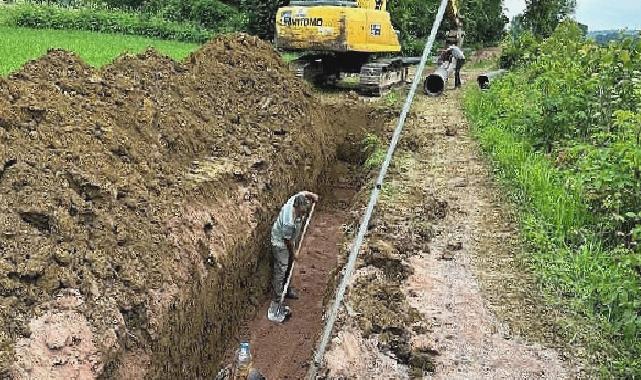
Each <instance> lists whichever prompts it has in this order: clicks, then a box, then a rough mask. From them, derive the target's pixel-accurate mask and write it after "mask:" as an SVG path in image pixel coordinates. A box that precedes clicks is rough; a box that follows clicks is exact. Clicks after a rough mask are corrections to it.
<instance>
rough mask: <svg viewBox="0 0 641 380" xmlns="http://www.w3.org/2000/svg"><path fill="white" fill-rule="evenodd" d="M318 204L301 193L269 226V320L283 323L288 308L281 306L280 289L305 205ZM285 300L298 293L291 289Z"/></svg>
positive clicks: (313, 197)
mask: <svg viewBox="0 0 641 380" xmlns="http://www.w3.org/2000/svg"><path fill="white" fill-rule="evenodd" d="M315 202H318V195H316V194H314V193H312V192H309V191H301V192H299V193H297V194H295V195H293V196H291V197H290V198H289V200H288V201H287V202H286V203H285V204H284V205H283V207H282V208H281V210H280V213H279V214H278V218H276V221H275V222H274V225H273V226H272V233H271V245H272V254H273V255H274V271H273V276H272V286H273V289H274V297H273V299H272V302H271V304H270V306H269V311H268V317H269V319H270V320H284V317H287V316H288V315H289V313H290V312H289V308H288V307H287V306H283V305H281V296H282V293H283V288H284V287H285V283H286V282H287V279H288V277H289V272H290V271H291V270H292V264H293V263H294V258H295V257H294V256H295V252H296V247H297V246H298V245H299V244H300V239H301V234H302V230H303V221H304V220H305V219H306V218H307V217H308V216H309V205H310V204H311V203H315ZM285 298H287V299H298V294H297V292H296V290H295V289H293V288H292V287H291V286H290V287H289V288H288V289H287V293H286V294H285Z"/></svg>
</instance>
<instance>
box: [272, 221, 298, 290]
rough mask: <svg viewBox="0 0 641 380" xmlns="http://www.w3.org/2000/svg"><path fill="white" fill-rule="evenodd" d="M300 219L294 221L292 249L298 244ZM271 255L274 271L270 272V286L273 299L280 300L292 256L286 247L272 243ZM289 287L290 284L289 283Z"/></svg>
mask: <svg viewBox="0 0 641 380" xmlns="http://www.w3.org/2000/svg"><path fill="white" fill-rule="evenodd" d="M301 227H302V223H301V221H297V222H296V230H295V232H294V239H293V242H294V249H296V247H298V244H300V238H301V232H302V231H301V230H302V229H301ZM272 255H273V256H274V271H273V273H272V287H273V289H274V301H280V295H281V293H282V292H283V288H284V287H285V283H286V282H287V278H288V277H289V272H290V271H291V270H292V264H293V263H294V258H293V257H291V255H290V254H289V251H288V250H287V247H284V248H281V247H278V246H275V245H272ZM290 288H291V284H290Z"/></svg>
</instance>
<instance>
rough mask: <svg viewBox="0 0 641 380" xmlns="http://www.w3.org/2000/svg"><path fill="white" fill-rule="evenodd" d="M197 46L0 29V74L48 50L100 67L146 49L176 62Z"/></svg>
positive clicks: (120, 36)
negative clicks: (74, 55) (65, 52)
mask: <svg viewBox="0 0 641 380" xmlns="http://www.w3.org/2000/svg"><path fill="white" fill-rule="evenodd" d="M198 46H199V45H198V44H193V43H184V42H176V41H166V40H154V39H150V38H143V37H137V36H124V35H118V34H101V33H94V32H84V31H67V30H34V29H27V28H17V27H9V26H0V75H6V74H8V73H10V72H13V71H16V70H18V69H19V68H20V67H21V66H22V65H24V64H25V63H26V62H27V61H29V60H31V59H35V58H38V57H40V56H42V55H43V54H45V53H46V52H47V50H48V49H50V48H62V49H66V50H70V51H73V52H75V53H77V54H78V55H79V56H80V57H82V59H83V60H84V61H85V62H87V63H88V64H90V65H92V66H95V67H100V66H102V65H104V64H106V63H109V62H111V61H112V60H113V59H114V58H116V57H117V56H118V55H120V54H121V53H123V52H132V53H136V52H140V51H143V50H145V49H146V48H148V47H153V48H155V49H157V50H158V51H159V52H161V53H163V54H167V55H169V56H170V57H172V58H174V59H178V60H180V59H183V58H184V57H186V56H187V55H189V53H191V52H192V51H194V50H196V49H197V48H198Z"/></svg>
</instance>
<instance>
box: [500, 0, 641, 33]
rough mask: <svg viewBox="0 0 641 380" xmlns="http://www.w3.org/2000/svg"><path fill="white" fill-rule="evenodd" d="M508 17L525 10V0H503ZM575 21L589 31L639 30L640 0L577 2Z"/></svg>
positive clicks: (640, 23)
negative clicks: (586, 26)
mask: <svg viewBox="0 0 641 380" xmlns="http://www.w3.org/2000/svg"><path fill="white" fill-rule="evenodd" d="M503 2H504V5H503V6H504V7H505V8H507V10H508V12H507V13H508V17H509V18H510V19H512V16H514V15H516V14H519V13H521V12H522V11H523V9H524V8H525V0H503ZM576 19H577V20H578V21H580V22H582V23H584V24H587V25H588V27H589V28H590V30H603V29H623V28H626V27H627V28H628V29H641V0H609V1H604V0H577V7H576Z"/></svg>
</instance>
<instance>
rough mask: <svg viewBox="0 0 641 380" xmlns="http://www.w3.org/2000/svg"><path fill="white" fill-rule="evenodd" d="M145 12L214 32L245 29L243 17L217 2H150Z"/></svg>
mask: <svg viewBox="0 0 641 380" xmlns="http://www.w3.org/2000/svg"><path fill="white" fill-rule="evenodd" d="M145 11H146V12H149V13H153V14H158V15H159V16H161V17H162V18H163V19H165V20H170V21H190V22H195V23H197V24H199V25H200V26H202V27H204V28H206V29H210V30H216V31H237V30H243V29H244V28H245V24H246V20H245V18H246V17H245V15H244V14H243V13H242V12H239V11H238V10H237V9H236V8H234V7H232V6H229V5H227V4H224V3H222V2H220V1H219V0H189V1H184V0H168V1H165V0H151V1H149V2H147V3H146V4H145Z"/></svg>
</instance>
